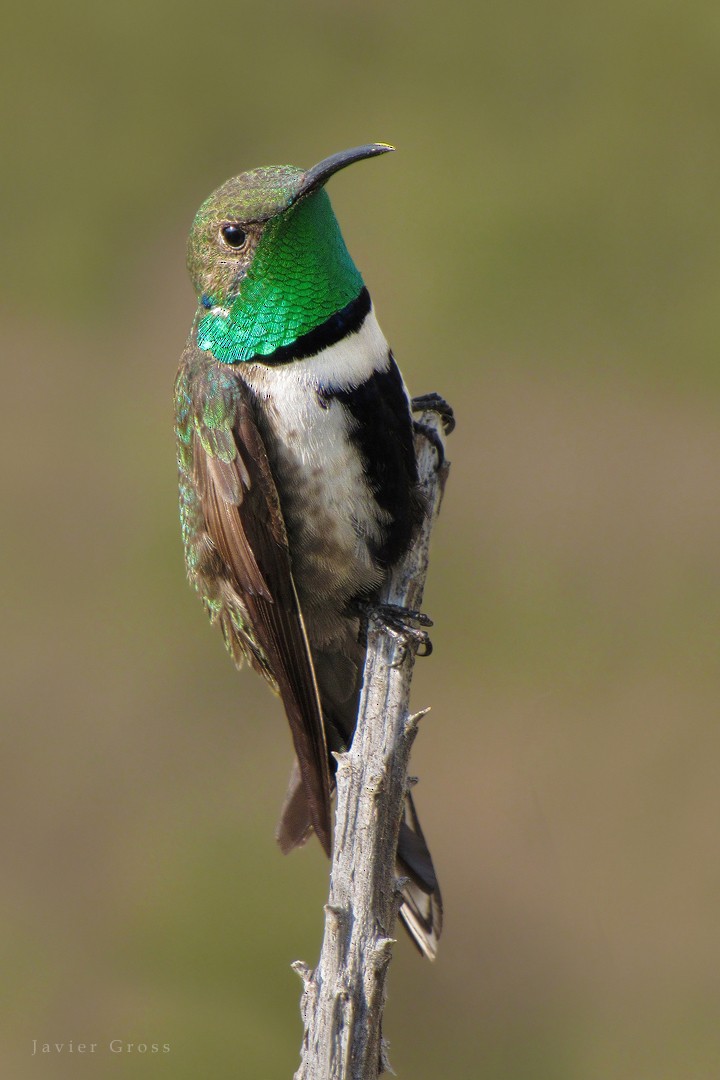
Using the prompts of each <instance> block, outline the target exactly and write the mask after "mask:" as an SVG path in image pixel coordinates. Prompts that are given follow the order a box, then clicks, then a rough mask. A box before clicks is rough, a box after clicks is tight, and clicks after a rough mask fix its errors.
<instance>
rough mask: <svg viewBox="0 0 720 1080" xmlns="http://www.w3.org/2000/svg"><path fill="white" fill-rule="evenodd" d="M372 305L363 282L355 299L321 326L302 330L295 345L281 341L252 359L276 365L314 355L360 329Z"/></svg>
mask: <svg viewBox="0 0 720 1080" xmlns="http://www.w3.org/2000/svg"><path fill="white" fill-rule="evenodd" d="M370 306H371V305H370V293H369V292H368V291H367V289H366V288H365V286H363V287H362V289H361V290H360V292H359V293H358V295H357V296H356V297H355V299H354V300H351V301H350V303H349V304H346V305H345V307H344V308H341V309H340V311H336V312H335V314H334V315H331V316H330V318H329V319H326V320H325V322H324V323H321V324H320V326H316V327H315V329H314V330H310V331H309V333H307V334H301V336H300V337H299V338H296V339H295V341H293V343H292V345H282V346H281V347H280V348H279V349H276V350H275V352H271V353H268V355H267V356H260V355H259V354H258V355H257V356H255V357H253V361H257V362H258V363H261V364H270V365H272V366H273V367H274V366H275V365H276V364H289V363H291V362H292V361H293V360H306V359H307V357H309V356H315V355H316V354H317V353H319V352H322V350H323V349H327V348H328V346H330V345H335V344H336V343H337V342H338V341H342V339H343V338H344V337H347V335H348V334H355V333H357V331H358V330H359V329H360V327H361V326H362V324H363V322H364V321H365V316H366V315H367V313H368V312H369V311H370Z"/></svg>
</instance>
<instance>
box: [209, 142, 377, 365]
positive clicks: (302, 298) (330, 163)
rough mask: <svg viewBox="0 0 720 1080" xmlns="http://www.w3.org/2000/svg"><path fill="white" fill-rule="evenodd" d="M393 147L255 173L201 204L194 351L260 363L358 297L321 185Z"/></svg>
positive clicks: (355, 276)
mask: <svg viewBox="0 0 720 1080" xmlns="http://www.w3.org/2000/svg"><path fill="white" fill-rule="evenodd" d="M392 149H393V147H392V146H388V145H387V144H385V143H372V144H370V145H368V146H358V147H356V148H354V149H352V150H345V151H342V152H341V153H339V154H333V155H332V157H329V158H325V160H323V161H321V162H320V163H319V164H318V165H315V166H314V167H313V168H312V169H308V170H303V169H299V168H296V167H295V166H292V165H278V166H269V167H265V168H261V169H253V170H252V171H250V172H245V173H241V175H240V176H236V177H233V179H232V180H228V181H227V182H226V183H225V184H223V185H222V187H220V188H218V190H217V191H215V192H213V194H212V195H211V196H210V198H209V199H206V201H205V202H204V203H203V204H202V206H201V207H200V209H199V210H198V212H197V215H196V217H195V221H194V222H193V227H192V230H191V232H190V240H189V243H188V269H189V271H190V276H191V277H192V280H193V284H194V286H195V289H196V292H197V295H198V300H199V304H200V317H199V321H198V326H197V341H198V346H199V348H201V349H204V350H207V351H209V352H211V353H212V354H213V356H215V358H216V359H217V360H220V361H221V362H224V363H238V362H242V361H249V360H258V361H261V362H262V360H263V357H269V356H270V355H271V354H272V353H274V352H275V351H276V350H277V349H279V348H283V347H286V346H289V345H292V343H293V342H294V341H296V340H297V338H299V337H301V336H302V335H304V334H307V333H309V332H310V331H312V330H314V329H315V328H316V327H318V326H320V325H321V324H322V323H323V322H325V321H326V320H327V319H329V318H331V317H332V316H333V315H335V314H336V313H337V312H338V311H340V310H341V309H342V308H344V307H345V306H346V305H347V304H349V303H350V302H351V301H352V300H354V299H355V298H356V297H357V296H358V294H359V293H360V292H361V290H362V288H363V281H362V278H361V276H360V273H359V271H358V270H357V268H356V267H355V264H354V263H353V261H352V259H351V258H350V255H349V253H348V250H347V248H346V247H345V242H344V241H343V238H342V234H341V232H340V228H339V226H338V223H337V220H336V218H335V215H334V213H333V211H332V207H331V205H330V200H329V198H328V196H327V193H326V191H325V190H324V185H325V183H326V182H327V180H329V178H330V177H331V176H332V175H333V174H334V173H336V172H338V170H339V169H343V168H345V166H347V165H351V164H352V163H353V162H355V161H361V160H362V159H363V158H368V157H375V156H376V155H378V154H384V153H386V152H387V151H388V150H392Z"/></svg>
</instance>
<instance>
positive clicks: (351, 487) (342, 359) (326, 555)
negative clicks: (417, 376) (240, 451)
mask: <svg viewBox="0 0 720 1080" xmlns="http://www.w3.org/2000/svg"><path fill="white" fill-rule="evenodd" d="M388 363H389V350H388V345H387V342H386V341H385V338H384V336H383V334H382V331H381V330H380V327H379V326H378V323H377V320H376V319H375V315H374V313H373V312H372V310H371V311H370V312H369V314H368V315H367V317H366V319H365V321H364V322H363V325H362V327H361V328H360V330H359V331H358V332H357V333H356V334H352V335H350V336H349V337H348V338H346V339H344V340H343V341H340V342H337V343H336V344H335V345H331V346H329V347H328V348H327V349H325V350H323V352H321V353H319V354H318V355H317V356H313V357H309V358H307V359H305V360H296V361H293V362H291V363H289V364H285V365H283V366H281V367H275V368H273V367H269V366H263V365H261V364H247V365H243V368H242V376H243V378H244V379H245V381H246V382H247V383H248V385H249V386H250V387H251V388H252V389H253V390H254V392H255V394H256V395H257V400H258V405H259V407H260V410H261V413H262V417H263V429H264V435H265V439H266V443H267V449H268V456H269V458H270V462H271V466H272V468H273V473H274V475H275V479H276V483H277V487H278V494H279V495H280V501H281V504H282V508H283V513H284V516H285V522H286V526H287V530H288V537H289V540H290V545H291V557H292V562H293V572H294V576H295V582H296V586H297V589H298V594H299V597H300V602H301V605H302V607H303V610H304V612H305V613H306V616H308V617H309V618H308V623H309V629H310V625H311V624H313V623H314V624H315V625H317V626H322V627H325V628H326V631H327V632H326V633H325V632H323V634H322V635H321V636H323V637H327V636H332V622H333V620H332V618H330V619H329V618H328V616H329V614H330V613H329V611H328V609H332V610H334V611H338V612H339V611H341V610H342V609H343V608H344V607H345V605H346V603H347V601H348V600H349V599H350V598H351V597H353V596H355V595H357V594H359V593H363V592H365V591H367V590H369V589H371V588H374V587H375V586H376V585H378V584H379V582H380V580H381V576H382V575H381V573H380V571H379V570H378V568H377V566H376V564H375V563H374V561H373V558H372V555H371V552H370V547H369V545H372V544H373V543H374V542H377V541H379V539H380V526H381V524H382V523H383V522H384V521H386V520H387V518H388V515H387V514H386V512H385V511H383V510H382V509H381V508H380V507H379V506H378V504H377V502H376V501H375V498H374V496H373V493H372V491H371V490H370V488H369V487H368V484H367V481H366V479H365V474H364V471H363V466H362V460H361V458H360V455H359V454H358V451H357V449H356V447H355V444H354V443H353V441H352V440H351V439H350V438H349V437H348V420H349V419H351V418H349V414H348V413H347V412H346V410H345V409H344V407H343V406H342V404H340V402H338V401H337V400H333V399H330V400H326V399H325V398H323V397H322V396H321V394H320V391H321V390H322V389H323V388H328V387H333V388H335V389H349V388H352V387H355V386H360V385H361V384H362V383H363V382H365V381H366V380H367V379H368V378H370V376H371V375H372V374H373V372H375V371H379V370H383V369H385V368H387V366H388ZM313 613H315V615H316V617H315V618H313ZM315 636H317V635H315Z"/></svg>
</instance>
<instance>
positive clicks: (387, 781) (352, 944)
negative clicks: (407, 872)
mask: <svg viewBox="0 0 720 1080" xmlns="http://www.w3.org/2000/svg"><path fill="white" fill-rule="evenodd" d="M422 424H423V427H424V428H426V429H427V428H432V429H433V430H434V431H435V432H436V433H437V436H438V438H439V439H440V438H441V424H440V420H439V419H438V417H437V416H436V414H435V413H432V412H428V413H425V414H424V415H423V417H422ZM416 451H417V456H418V467H419V471H420V478H421V484H422V487H423V491H424V493H425V496H426V499H427V514H426V517H425V521H424V523H423V526H422V529H421V530H420V533H419V535H418V537H417V540H416V542H415V544H414V545H413V547H412V549H411V551H410V552H409V553H408V555H407V556H406V558H405V559H404V560H403V561H402V564H401V565H399V566H398V567H397V568H396V569H395V571H394V573H393V575H392V577H391V579H390V581H389V582H388V584H387V586H386V588H385V590H384V592H383V595H382V596H381V601H382V602H383V603H389V604H397V605H399V606H401V607H404V608H413V609H418V608H419V607H420V606H421V604H422V596H423V588H424V585H425V577H426V574H427V566H428V549H429V545H430V531H431V528H432V524H433V521H434V519H435V516H436V514H437V512H438V509H439V506H440V500H441V498H442V491H443V487H444V484H445V480H446V477H447V472H448V466H447V464H443V465H442V467H441V468H440V469H438V454H437V451H436V449H435V448H434V447H433V446H432V445H431V444H430V442H429V441H428V439H427V437H426V436H425V435H418V437H417V441H416ZM414 663H415V646H414V645H412V644H409V643H408V641H407V640H403V639H402V638H399V637H397V636H394V635H393V634H391V633H388V632H387V630H385V629H383V628H380V627H378V626H376V625H373V623H372V621H371V624H370V627H369V629H368V650H367V660H366V663H365V673H364V684H363V692H362V697H361V700H360V708H359V712H358V723H357V730H356V733H355V737H354V739H353V744H352V748H351V749H350V750H349V751H348V753H346V754H341V755H338V768H337V814H336V823H335V840H334V847H333V860H332V870H331V874H330V896H329V899H328V903H327V905H326V907H325V934H324V938H323V945H322V952H321V955H320V962H319V963H318V966H317V968H316V969H315V971H312V970H311V969H310V968H308V967H307V966H306V965H305V964H302V963H296V964H294V965H293V967H294V968H295V970H296V971H297V972H298V974H299V975H300V976H301V978H302V979H303V982H304V987H305V988H304V991H303V994H302V999H301V1006H300V1008H301V1014H302V1019H303V1023H304V1025H305V1034H304V1039H303V1048H302V1054H301V1057H302V1061H301V1065H300V1068H299V1069H298V1071H297V1072H296V1073H295V1080H377V1077H378V1076H379V1075H380V1074H381V1073H382V1072H383V1071H384V1070H386V1069H390V1065H389V1062H388V1060H387V1057H386V1052H385V1045H384V1042H383V1038H382V1015H383V1008H384V1005H385V994H386V991H385V980H386V976H387V971H388V967H389V964H390V960H391V957H392V946H393V944H394V942H393V938H392V934H393V929H394V925H395V920H396V917H397V912H398V908H399V906H400V899H401V891H402V887H403V884H404V882H403V880H402V879H398V878H397V877H396V870H395V856H396V852H397V842H398V830H399V827H400V819H401V815H402V811H403V802H404V798H405V793H406V791H407V790H408V781H409V778H408V776H407V768H408V760H409V757H410V749H411V747H412V744H413V741H414V738H415V734H416V732H417V725H418V722H419V720H420V719H421V717H422V716H424V715H425V713H426V712H427V711H428V710H427V709H425V710H423V711H422V712H419V713H416V714H415V715H414V716H410V714H409V710H408V705H409V699H410V681H411V679H412V672H413V667H414ZM410 783H414V779H410Z"/></svg>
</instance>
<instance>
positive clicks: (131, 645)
mask: <svg viewBox="0 0 720 1080" xmlns="http://www.w3.org/2000/svg"><path fill="white" fill-rule="evenodd" d="M0 54H1V59H2V63H1V64H0V86H1V87H2V98H3V102H4V105H3V117H2V119H3V131H4V139H3V155H2V165H1V166H0V176H1V179H2V191H3V195H2V200H0V214H2V217H3V221H2V238H3V239H2V255H1V256H0V258H1V259H2V270H3V282H4V287H3V291H2V298H1V300H0V315H1V317H2V336H3V348H2V356H3V401H4V403H5V405H4V409H3V421H2V424H1V425H0V438H1V439H2V444H3V448H2V460H3V464H4V469H3V483H4V509H5V528H4V529H3V535H4V541H3V550H4V556H3V559H2V565H3V570H4V582H3V594H4V597H5V601H4V604H3V609H4V613H5V615H6V618H5V619H4V620H3V641H2V657H3V660H2V664H3V668H4V671H3V676H2V684H3V699H4V703H3V716H4V724H3V737H2V743H3V749H2V774H3V775H2V783H1V785H0V804H1V808H2V812H1V814H0V821H1V822H2V825H1V826H0V830H1V835H2V864H3V877H2V881H3V883H2V886H1V888H0V926H1V930H0V934H1V937H2V970H3V978H2V989H3V1004H2V1009H1V1011H0V1015H1V1017H2V1020H1V1021H0V1023H1V1024H2V1030H0V1070H1V1071H2V1075H3V1076H8V1077H13V1078H18V1080H26V1078H27V1080H36V1078H45V1077H50V1078H53V1080H54V1078H58V1080H65V1078H68V1080H69V1078H72V1080H76V1078H82V1077H86V1076H87V1077H93V1078H94V1077H101V1078H105V1077H113V1076H117V1077H136V1076H138V1077H145V1076H148V1077H154V1076H163V1077H172V1078H174V1080H186V1078H187V1080H196V1078H197V1077H201V1076H211V1077H218V1078H221V1080H224V1078H226V1077H227V1078H229V1077H253V1078H258V1080H276V1078H277V1080H280V1078H287V1077H290V1076H291V1075H292V1072H293V1070H294V1068H295V1067H296V1064H297V1061H298V1050H299V1044H300V1037H301V1026H300V1021H299V1014H298V998H299V993H300V983H299V981H298V979H297V977H296V976H295V975H294V974H293V973H292V972H291V970H290V967H289V964H290V962H291V961H292V960H295V959H298V958H302V959H304V960H306V961H308V962H313V961H314V960H315V959H316V958H317V955H318V950H319V944H320V935H321V927H322V904H323V901H324V897H325V892H326V876H327V866H326V863H325V862H324V859H323V857H322V856H321V853H320V850H319V847H318V846H317V845H314V846H309V847H308V848H306V849H305V850H303V851H301V852H300V853H298V854H296V855H294V856H293V857H291V858H288V859H283V858H282V857H281V856H280V854H279V852H278V851H277V849H276V847H275V844H274V842H273V829H274V825H275V820H276V815H277V812H278V808H279V805H280V802H281V799H282V795H283V793H284V785H285V780H286V775H287V771H288V768H289V764H290V756H291V755H290V743H289V736H288V733H287V730H286V724H285V721H284V718H283V716H282V713H281V710H280V707H279V705H278V704H277V703H276V701H275V700H274V699H273V698H272V697H271V695H270V694H269V693H268V692H267V690H266V689H265V687H264V686H263V685H262V684H261V682H260V680H259V679H258V678H257V677H254V676H253V675H252V674H249V673H243V674H238V673H236V672H235V671H234V670H233V668H232V665H231V664H230V662H229V660H228V658H227V657H226V655H225V654H224V651H223V649H222V646H221V643H220V640H219V638H218V636H217V635H216V634H215V633H214V632H213V631H212V630H211V629H210V628H209V627H208V625H207V624H206V620H205V617H204V615H203V612H202V610H201V608H200V605H199V604H198V602H197V600H196V599H195V598H194V597H193V595H192V594H191V592H190V590H189V589H188V588H187V586H186V584H185V581H184V571H183V566H182V558H181V550H180V541H179V535H178V525H177V510H176V495H175V465H174V450H173V440H172V413H171V389H172V382H173V378H174V373H175V368H176V364H177V359H178V357H179V355H180V352H181V350H182V347H183V344H184V341H185V337H186V334H187V331H188V328H189V326H190V322H191V319H192V315H193V311H194V297H193V295H192V292H191V288H190V285H189V282H188V280H187V276H186V272H185V267H184V259H185V239H186V236H187V232H188V229H189V226H190V222H191V220H192V217H193V215H194V212H195V210H196V208H197V206H198V205H199V204H200V202H201V201H202V200H203V199H204V198H205V197H206V195H207V194H209V192H210V191H211V190H212V189H213V188H215V187H216V186H218V185H219V184H220V183H222V182H223V181H224V180H225V179H226V178H227V177H228V176H230V175H233V174H234V173H237V172H239V171H242V170H243V169H246V168H251V167H253V166H256V165H259V164H268V163H279V162H292V163H297V164H301V165H306V166H307V165H310V164H312V163H314V162H315V161H317V160H319V159H320V158H322V157H323V156H325V155H327V154H330V153H332V152H334V151H336V150H340V149H344V148H346V147H349V146H353V145H357V144H359V143H362V142H369V141H375V140H384V141H390V142H393V143H394V144H396V145H397V146H398V148H399V151H400V152H399V153H397V154H395V155H392V156H389V157H387V158H383V159H381V160H379V161H377V162H372V163H364V164H362V165H360V166H357V167H356V168H354V169H351V170H349V171H348V172H346V173H343V174H342V175H340V176H338V177H337V178H335V179H334V180H333V181H332V183H331V187H330V193H331V196H332V198H333V201H334V205H335V208H336V211H337V213H338V216H339V217H340V220H341V222H342V224H343V227H344V232H345V236H346V239H347V241H348V244H349V246H350V248H351V250H352V252H353V254H354V257H355V260H356V262H357V263H358V265H359V266H360V268H361V269H362V271H363V273H364V275H365V279H366V281H367V283H368V285H369V287H370V289H371V292H372V293H373V295H374V297H375V302H376V306H377V309H378V312H379V316H380V319H381V322H382V325H383V327H384V330H385V332H386V334H387V336H388V338H389V339H390V341H391V343H392V345H393V347H394V350H395V353H396V356H397V357H398V359H399V361H400V364H401V366H402V368H403V371H404V374H405V377H406V379H407V381H408V384H409V385H410V387H411V389H412V390H413V392H415V393H419V392H424V391H429V390H437V391H440V392H442V393H443V394H445V395H446V396H447V397H448V399H449V400H450V401H452V402H453V404H454V405H455V407H456V411H457V413H458V418H459V424H458V429H457V432H456V434H455V435H453V437H452V443H451V447H450V456H451V458H452V460H453V471H452V476H451V482H450V485H449V489H448V492H447V497H446V501H445V506H444V510H443V515H442V518H441V521H440V523H439V525H438V526H437V529H436V533H435V540H434V555H433V562H432V565H431V575H430V582H429V587H428V591H427V595H426V607H427V609H428V610H429V611H430V612H431V614H432V615H433V617H434V618H435V620H436V630H435V634H434V642H435V653H434V655H433V657H432V659H431V660H428V661H424V662H420V663H419V665H418V668H417V674H416V680H415V684H414V702H415V704H416V705H417V707H418V708H419V707H421V706H425V705H431V706H432V713H431V714H430V716H429V717H428V719H427V720H425V721H424V723H423V725H422V731H421V735H420V738H419V740H418V743H417V744H416V749H415V752H414V759H413V771H414V772H417V773H419V774H420V776H421V778H422V781H421V784H420V787H419V789H418V799H419V803H420V807H421V810H422V815H423V821H424V824H425V827H426V831H427V834H428V838H429V840H430V842H431V845H432V847H433V850H434V852H435V857H436V863H437V866H438V868H439V873H440V876H441V880H442V884H443V892H444V896H445V900H446V913H447V914H446V932H445V936H444V940H443V942H442V949H441V952H440V956H439V959H438V961H437V963H436V964H434V965H430V964H428V963H423V962H422V961H421V960H420V959H419V957H418V956H417V955H416V954H415V953H414V951H413V950H412V948H411V947H410V946H409V945H408V943H407V942H406V941H405V940H404V939H403V940H401V941H400V942H399V943H398V946H397V948H396V951H395V952H396V955H395V961H394V963H393V967H392V970H391V977H390V1001H389V1006H388V1012H387V1018H386V1034H387V1036H388V1037H389V1039H390V1043H391V1060H392V1062H393V1064H394V1067H395V1069H396V1070H397V1072H398V1074H399V1075H400V1076H401V1077H405V1078H407V1080H411V1078H412V1080H436V1078H441V1077H442V1078H444V1077H452V1078H453V1080H485V1078H492V1080H643V1078H648V1080H649V1078H652V1080H665V1078H668V1080H670V1078H682V1080H686V1078H687V1080H690V1078H692V1080H716V1078H717V1076H718V1075H719V1074H720V1064H719V1062H720V1024H719V1022H718V1021H719V1013H720V852H719V851H718V842H717V841H718V820H719V819H720V785H719V784H718V762H719V761H720V725H718V722H717V721H718V696H719V693H718V692H719V690H720V681H719V679H718V646H719V645H720V558H719V552H720V503H719V501H718V494H717V493H718V469H719V466H720V428H719V426H718V405H719V404H720V376H719V374H718V373H719V372H720V366H719V365H718V362H717V358H718V350H719V347H720V306H719V305H718V296H719V295H720V256H719V254H718V252H719V249H720V214H719V212H718V205H719V203H718V192H719V191H720V135H719V132H720V12H719V11H718V9H717V6H716V5H713V4H710V3H707V2H706V0H705V2H702V3H699V2H692V0H691V2H686V3H683V4H680V3H678V2H675V3H672V2H663V0H659V2H655V3H646V2H641V0H634V2H630V3H628V2H627V0H624V2H622V3H620V2H618V0H609V2H608V3H605V4H603V5H597V4H590V3H584V2H580V3H577V2H576V3H570V2H568V0H555V2H553V0H548V2H545V3H542V4H533V3H531V2H529V0H525V2H517V0H516V2H513V0H510V2H505V3H482V4H479V5H474V4H469V3H467V2H462V0H447V2H445V3H443V4H441V5H440V4H432V3H430V2H429V0H417V2H416V3H414V4H403V3H396V4H392V3H390V4H388V3H384V2H381V0H335V2H330V0H305V2H303V3H297V4H292V3H278V2H273V0H270V2H266V3H264V4H262V5H261V4H256V5H250V4H247V3H245V2H243V0H235V2H232V3H230V2H209V3H205V4H203V5H199V4H191V3H188V2H183V0H180V2H175V3H170V2H169V0H166V2H155V3H153V2H150V3H148V2H143V3H139V2H137V0H129V2H126V3H124V4H117V5H104V4H95V3H77V2H69V3H66V4H63V5H54V4H50V3H49V2H47V0H44V2H42V0H41V2H39V3H37V2H35V3H33V2H32V0H31V2H28V3H25V4H23V5H18V6H16V7H15V8H14V9H13V10H12V12H10V11H8V12H7V13H6V16H5V19H4V33H3V37H2V42H1V43H0ZM32 1039H37V1040H39V1042H45V1041H47V1042H68V1041H69V1040H70V1039H74V1040H76V1041H85V1042H97V1043H99V1044H100V1046H99V1048H98V1052H97V1053H96V1054H95V1055H94V1056H92V1057H90V1056H86V1057H80V1056H78V1055H77V1054H75V1055H73V1056H72V1057H70V1056H58V1055H53V1056H52V1057H50V1058H48V1057H44V1058H42V1059H41V1058H40V1057H39V1056H38V1057H34V1058H33V1057H31V1046H32V1043H31V1040H32ZM110 1039H119V1040H121V1041H122V1042H133V1043H137V1042H141V1041H144V1042H147V1043H152V1042H155V1043H159V1044H163V1043H166V1042H167V1043H170V1044H171V1052H170V1053H169V1054H166V1055H163V1054H159V1055H151V1054H148V1055H146V1056H142V1055H138V1054H137V1052H133V1051H131V1052H127V1051H126V1052H124V1053H121V1054H117V1055H113V1054H111V1053H109V1051H108V1049H107V1043H108V1040H110Z"/></svg>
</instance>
